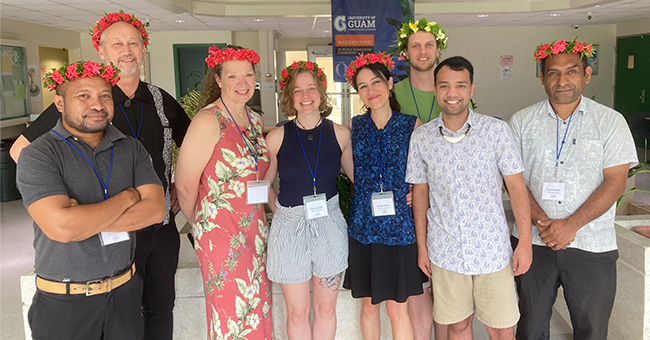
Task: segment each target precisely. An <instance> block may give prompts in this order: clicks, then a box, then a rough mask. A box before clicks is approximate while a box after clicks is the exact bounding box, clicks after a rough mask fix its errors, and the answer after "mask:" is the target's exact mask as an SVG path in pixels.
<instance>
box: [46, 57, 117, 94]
mask: <svg viewBox="0 0 650 340" xmlns="http://www.w3.org/2000/svg"><path fill="white" fill-rule="evenodd" d="M119 73H120V70H119V69H118V68H117V67H115V66H113V63H111V64H110V65H104V64H100V63H96V62H94V61H86V62H83V61H78V62H76V63H72V64H67V63H66V64H64V65H63V66H61V67H59V68H58V69H55V68H53V69H52V72H50V73H48V74H46V75H45V78H44V79H43V85H44V86H46V87H47V88H48V89H49V90H50V91H53V90H55V89H56V87H57V86H59V85H61V84H63V83H64V82H66V81H71V80H73V79H75V78H78V77H88V78H89V77H94V76H100V77H102V79H104V80H106V81H107V82H109V83H110V84H111V85H115V84H117V82H118V81H119V80H120V75H119Z"/></svg>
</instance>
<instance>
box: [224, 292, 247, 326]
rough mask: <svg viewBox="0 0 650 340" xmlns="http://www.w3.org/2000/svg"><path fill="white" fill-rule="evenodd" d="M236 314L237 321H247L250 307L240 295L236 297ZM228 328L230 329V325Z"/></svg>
mask: <svg viewBox="0 0 650 340" xmlns="http://www.w3.org/2000/svg"><path fill="white" fill-rule="evenodd" d="M235 314H237V319H239V320H240V321H241V320H245V319H246V314H248V305H247V304H246V301H244V299H242V298H241V297H239V295H237V296H235ZM228 328H229V329H230V324H229V325H228Z"/></svg>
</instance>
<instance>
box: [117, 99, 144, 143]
mask: <svg viewBox="0 0 650 340" xmlns="http://www.w3.org/2000/svg"><path fill="white" fill-rule="evenodd" d="M120 109H122V113H124V119H126V123H127V124H129V128H130V129H131V134H133V137H134V138H135V139H139V138H140V128H141V127H142V117H143V115H144V102H143V101H141V102H140V124H139V125H138V134H136V133H135V132H134V131H133V126H131V121H129V117H127V116H126V112H124V108H123V107H122V104H120Z"/></svg>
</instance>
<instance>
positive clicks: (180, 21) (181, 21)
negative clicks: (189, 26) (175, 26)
mask: <svg viewBox="0 0 650 340" xmlns="http://www.w3.org/2000/svg"><path fill="white" fill-rule="evenodd" d="M174 21H175V22H177V23H184V22H185V20H174Z"/></svg>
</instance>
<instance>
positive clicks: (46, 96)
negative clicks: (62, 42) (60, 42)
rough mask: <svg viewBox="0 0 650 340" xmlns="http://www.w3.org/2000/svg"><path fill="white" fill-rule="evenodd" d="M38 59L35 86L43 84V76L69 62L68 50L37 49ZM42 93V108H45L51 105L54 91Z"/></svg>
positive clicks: (40, 47)
mask: <svg viewBox="0 0 650 340" xmlns="http://www.w3.org/2000/svg"><path fill="white" fill-rule="evenodd" d="M38 59H39V65H40V66H41V69H40V71H38V72H39V74H40V77H38V79H39V80H40V81H38V83H37V85H42V84H43V78H44V77H45V74H46V73H48V72H51V71H52V69H53V68H55V69H56V68H59V67H61V66H63V65H64V64H65V63H67V62H69V60H70V59H69V57H68V50H67V49H66V48H56V47H46V46H39V47H38ZM42 93H43V108H47V107H48V106H50V105H51V104H52V96H53V95H54V91H47V89H45V91H42Z"/></svg>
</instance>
